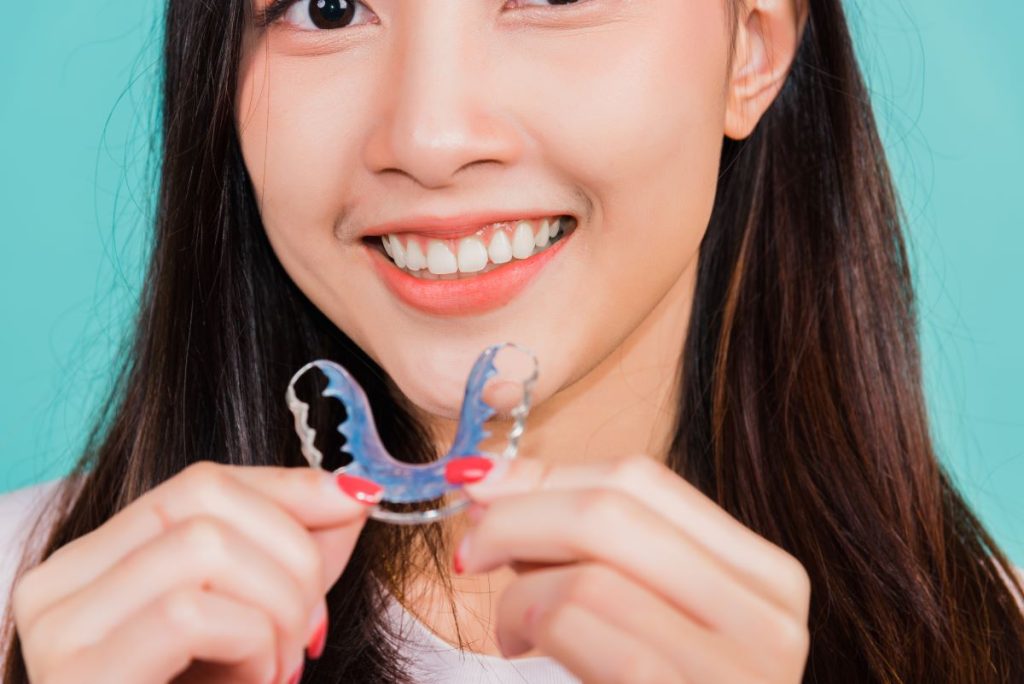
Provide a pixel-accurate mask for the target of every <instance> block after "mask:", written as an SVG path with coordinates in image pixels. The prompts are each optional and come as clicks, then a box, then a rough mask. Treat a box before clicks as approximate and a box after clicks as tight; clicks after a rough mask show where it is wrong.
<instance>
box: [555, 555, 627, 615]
mask: <svg viewBox="0 0 1024 684" xmlns="http://www.w3.org/2000/svg"><path fill="white" fill-rule="evenodd" d="M615 580H616V577H615V575H614V573H613V572H612V571H611V570H609V569H607V568H605V567H604V566H601V565H598V564H596V563H588V564H585V565H582V566H581V567H580V568H579V569H578V570H576V572H575V574H574V576H573V577H572V579H571V580H570V582H569V587H568V589H567V590H566V592H565V596H564V600H565V601H567V602H569V603H574V604H576V605H578V606H584V607H594V606H599V605H602V604H603V603H604V602H605V601H607V599H608V597H609V596H612V595H614V594H615V591H616V586H615V585H616V582H615Z"/></svg>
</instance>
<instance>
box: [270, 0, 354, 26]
mask: <svg viewBox="0 0 1024 684" xmlns="http://www.w3.org/2000/svg"><path fill="white" fill-rule="evenodd" d="M366 14H370V16H372V13H370V12H368V10H367V9H366V6H365V5H363V3H362V2H360V1H359V0H298V2H295V3H294V4H292V5H291V6H290V7H289V8H288V10H287V11H286V12H285V13H284V15H283V16H282V17H281V21H283V22H284V23H286V24H291V25H292V26H294V27H295V28H298V29H303V30H306V31H319V30H330V29H339V28H345V27H347V26H351V25H352V24H353V23H358V22H356V21H355V20H356V19H357V18H359V17H363V16H364V15H366Z"/></svg>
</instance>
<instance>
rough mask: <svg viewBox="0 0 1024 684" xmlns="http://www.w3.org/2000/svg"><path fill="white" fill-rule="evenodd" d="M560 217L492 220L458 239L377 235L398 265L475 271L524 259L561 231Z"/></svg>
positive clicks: (444, 271)
mask: <svg viewBox="0 0 1024 684" xmlns="http://www.w3.org/2000/svg"><path fill="white" fill-rule="evenodd" d="M561 229H562V225H561V222H560V220H559V219H558V218H557V217H555V218H550V219H548V218H546V219H541V220H539V221H525V220H524V221H515V222H510V223H496V224H493V225H491V226H488V227H486V228H484V229H482V230H480V231H478V232H477V233H476V234H475V235H471V236H469V237H464V238H461V239H459V240H437V239H434V238H426V237H422V236H419V235H415V234H411V233H403V234H402V236H401V237H399V236H398V235H394V234H389V235H384V236H382V237H381V243H382V244H383V246H384V251H385V252H387V254H388V256H389V257H391V259H392V260H393V261H394V262H395V265H397V266H398V267H399V268H405V269H408V270H410V271H422V270H423V269H426V270H427V271H429V272H430V273H432V274H434V275H450V274H453V273H477V272H479V271H482V270H484V269H485V268H487V267H488V266H489V265H491V264H506V263H508V262H510V261H512V259H513V258H516V259H528V258H530V257H531V256H533V255H534V254H536V253H537V252H538V251H540V250H542V249H544V248H545V247H547V246H548V245H549V244H550V242H551V240H553V239H554V238H555V237H557V236H558V234H559V233H560V232H561Z"/></svg>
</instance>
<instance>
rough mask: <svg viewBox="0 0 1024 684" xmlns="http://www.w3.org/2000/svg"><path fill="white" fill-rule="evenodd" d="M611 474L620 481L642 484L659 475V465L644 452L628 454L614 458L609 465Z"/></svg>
mask: <svg viewBox="0 0 1024 684" xmlns="http://www.w3.org/2000/svg"><path fill="white" fill-rule="evenodd" d="M610 474H611V476H612V478H614V479H615V480H618V481H621V482H631V483H636V484H642V483H644V482H648V481H650V480H651V479H653V478H655V477H657V476H659V475H660V474H661V473H660V470H659V465H658V463H657V462H656V461H654V459H652V458H650V457H649V456H645V455H644V454H630V455H628V456H624V457H622V458H619V459H616V460H615V461H614V462H613V463H612V465H611V473H610Z"/></svg>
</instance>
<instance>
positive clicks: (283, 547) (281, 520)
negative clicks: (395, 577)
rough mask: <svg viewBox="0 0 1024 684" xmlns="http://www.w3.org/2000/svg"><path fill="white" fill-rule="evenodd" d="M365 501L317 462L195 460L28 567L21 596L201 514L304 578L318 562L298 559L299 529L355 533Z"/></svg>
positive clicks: (29, 598)
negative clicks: (245, 536)
mask: <svg viewBox="0 0 1024 684" xmlns="http://www.w3.org/2000/svg"><path fill="white" fill-rule="evenodd" d="M370 484H372V483H370ZM370 504H371V502H370V501H359V500H357V499H355V498H353V497H352V496H350V495H347V494H346V493H345V492H344V491H343V489H342V488H341V487H340V486H339V481H338V479H337V478H336V477H335V476H333V475H331V474H330V473H327V472H326V471H323V470H319V469H313V468H276V467H250V466H225V465H220V464H215V463H211V462H202V463H197V464H193V465H192V466H189V467H188V468H186V469H185V470H184V471H182V472H181V473H179V474H178V475H176V476H175V477H173V478H171V479H170V480H167V481H166V482H164V483H162V484H160V485H159V486H157V487H155V488H154V489H152V490H150V491H148V492H146V493H145V494H143V495H142V496H140V497H139V498H138V499H136V500H135V501H133V502H132V503H131V504H129V505H128V506H127V507H125V508H124V509H123V510H122V511H120V512H118V513H117V514H116V515H114V516H113V517H112V518H110V520H108V521H107V522H106V523H105V524H104V525H102V526H101V527H99V528H97V529H96V530H94V531H93V532H91V533H89V534H87V535H85V536H82V537H79V538H77V539H75V540H73V541H72V542H70V543H68V544H67V545H65V546H63V547H61V548H60V549H58V550H57V551H56V552H54V554H53V555H52V556H51V557H50V558H49V559H48V560H47V562H46V563H43V564H42V565H40V566H38V567H36V568H34V569H33V570H32V571H30V572H29V573H28V574H27V575H26V576H25V577H24V578H23V579H22V583H23V585H25V586H23V589H26V588H27V590H25V591H22V592H21V595H22V596H24V597H25V598H24V600H23V601H21V602H19V603H20V604H21V605H22V606H23V607H24V608H25V610H28V611H29V612H31V610H32V609H33V608H36V609H38V608H39V607H40V605H41V602H43V603H46V602H53V601H54V600H59V599H60V598H61V596H64V595H67V594H69V593H71V592H74V591H77V590H78V589H79V588H81V587H82V586H84V585H85V584H87V583H89V582H90V581H92V580H93V578H95V577H97V576H99V575H100V574H101V573H103V572H104V571H106V570H107V569H108V568H109V567H111V566H112V565H113V564H115V563H117V562H118V561H119V560H120V559H121V558H123V557H124V556H125V554H127V553H129V552H130V551H131V550H132V549H135V548H137V547H138V546H140V545H142V544H144V543H145V542H147V541H149V540H150V539H152V538H154V537H156V536H158V535H160V534H161V533H162V532H163V531H164V530H166V529H167V528H169V527H171V526H172V525H173V524H174V523H175V522H176V521H179V520H182V519H185V518H188V517H190V516H193V515H203V514H206V515H214V516H216V517H219V518H222V519H225V520H227V521H229V522H232V524H233V525H234V526H235V527H237V528H238V529H240V530H241V531H243V533H246V532H248V533H249V536H251V537H252V538H253V539H254V541H256V542H258V543H261V544H262V545H268V544H269V547H270V548H269V549H268V550H271V551H272V550H273V548H274V547H275V546H279V547H280V548H279V549H278V552H279V553H284V554H286V555H287V558H286V560H288V561H290V564H291V565H293V566H297V567H300V568H302V569H304V570H305V572H300V573H298V574H299V577H298V579H299V580H300V581H302V580H303V579H305V577H304V576H305V575H309V574H311V573H312V572H314V567H317V568H318V567H319V565H320V563H319V562H318V563H316V566H314V564H313V563H311V562H306V563H300V562H299V560H298V559H301V558H307V559H308V558H309V557H310V555H311V552H310V551H309V548H310V545H311V543H312V542H311V540H312V537H310V540H305V539H302V535H304V534H305V532H303V528H305V529H306V530H309V531H311V532H313V533H315V534H316V536H320V534H322V533H330V532H332V531H334V530H337V531H338V532H339V533H340V535H341V536H344V537H346V538H347V537H354V536H355V535H358V533H359V530H361V528H362V523H363V522H365V520H366V517H367V512H368V507H369V505H370ZM289 529H290V530H291V531H289ZM328 536H329V537H332V538H333V537H337V536H339V535H338V534H328ZM289 549H290V552H289ZM312 553H315V552H312ZM286 564H288V563H286ZM332 569H333V568H327V570H328V571H331V570H332ZM327 576H328V577H329V575H327ZM316 589H317V590H320V589H321V588H320V587H317V588H316Z"/></svg>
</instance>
